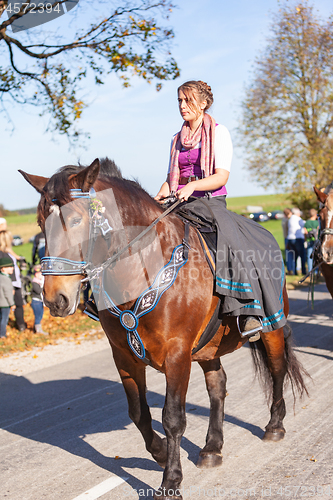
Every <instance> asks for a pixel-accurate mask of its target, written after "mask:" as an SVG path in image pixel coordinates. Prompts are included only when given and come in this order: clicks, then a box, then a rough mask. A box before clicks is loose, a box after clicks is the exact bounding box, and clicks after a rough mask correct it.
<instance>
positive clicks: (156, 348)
mask: <svg viewBox="0 0 333 500" xmlns="http://www.w3.org/2000/svg"><path fill="white" fill-rule="evenodd" d="M105 165H106V167H107V168H106V167H104V166H103V165H102V166H103V168H101V167H100V162H99V160H95V161H94V162H93V163H92V164H91V165H90V166H89V167H86V168H83V167H77V166H67V167H63V168H62V169H60V170H59V171H58V172H57V173H56V174H54V175H53V176H52V177H51V178H50V179H47V178H44V177H39V176H36V175H29V174H27V173H25V172H21V173H22V175H23V176H24V177H25V179H26V180H27V181H28V182H29V183H30V184H31V185H32V186H33V187H34V188H35V189H36V190H37V191H38V192H39V193H40V194H41V199H40V202H39V205H38V220H39V224H40V227H41V229H42V231H44V232H45V231H46V236H47V246H46V261H45V262H46V264H47V265H46V267H44V274H45V275H46V276H45V284H44V299H45V303H46V305H47V306H48V307H49V308H50V311H51V314H52V315H54V316H67V315H68V314H72V313H73V312H74V311H75V309H76V307H77V304H78V296H79V292H80V289H81V287H82V282H81V281H82V274H84V273H87V272H88V270H89V269H90V271H89V272H88V274H89V273H90V276H93V274H91V273H94V272H95V270H96V269H95V268H94V266H91V267H90V268H89V265H88V267H87V264H85V263H84V262H86V261H87V258H86V255H87V252H88V254H89V248H88V247H89V245H90V241H88V244H87V245H83V244H82V245H81V244H79V251H78V253H75V249H74V244H73V242H74V240H75V235H76V233H77V234H79V233H80V234H81V236H82V235H83V234H85V235H87V233H88V228H89V225H91V217H93V216H92V215H91V214H92V212H91V211H90V216H89V215H88V214H89V210H88V208H87V205H86V208H84V204H83V205H82V204H81V205H80V203H83V202H84V200H80V199H79V200H77V203H78V205H77V208H75V207H74V209H70V210H68V211H67V212H66V211H65V210H64V211H63V208H65V207H66V204H68V203H71V202H73V192H74V193H82V196H83V197H84V196H89V195H88V194H87V193H88V192H89V191H90V192H91V188H92V187H93V188H94V190H93V193H95V192H96V193H97V198H99V197H100V195H101V193H102V192H103V190H106V189H110V191H111V189H112V193H113V195H112V196H114V202H115V204H114V207H117V209H118V210H119V214H118V215H119V216H120V219H121V220H120V219H119V221H118V222H117V220H116V219H117V217H118V215H117V217H116V215H115V213H114V212H112V213H111V211H110V209H108V208H107V207H106V209H107V210H106V212H105V213H106V215H107V219H108V221H107V222H108V224H106V226H107V225H109V227H110V230H109V229H108V228H107V229H106V231H107V232H108V233H109V234H110V235H111V239H110V240H109V242H108V243H106V242H105V240H103V238H102V239H101V242H100V243H98V245H97V244H96V245H95V248H97V247H98V252H99V254H100V256H99V258H100V257H101V255H102V256H103V259H102V261H103V262H104V264H105V262H106V263H107V265H105V266H104V267H103V266H102V267H100V268H99V271H101V270H102V272H100V274H105V275H108V276H107V277H106V279H107V280H109V281H110V280H111V281H112V280H114V281H115V283H116V286H115V287H114V290H115V293H117V290H118V287H120V288H121V292H122V293H121V294H120V295H121V297H127V299H125V300H126V302H124V303H121V299H119V301H118V304H120V305H119V306H117V305H116V304H114V302H112V300H111V299H112V298H110V297H109V299H110V301H109V305H108V308H107V309H104V310H100V311H99V318H100V322H101V325H102V327H103V329H104V331H105V333H106V335H107V337H108V340H109V342H110V345H111V348H112V352H113V357H114V361H115V364H116V366H117V369H118V371H119V374H120V377H121V380H122V383H123V386H124V389H125V392H126V396H127V399H128V406H129V416H130V418H131V419H132V420H133V422H134V423H135V425H136V426H137V427H138V429H139V430H140V432H141V434H142V436H143V438H144V441H145V445H146V448H147V450H148V451H149V452H150V453H151V454H152V456H153V458H154V459H155V460H156V461H157V462H158V463H159V464H160V465H161V467H164V474H163V481H162V484H161V487H160V490H159V491H158V492H157V493H156V498H162V499H164V500H166V499H176V498H177V499H178V500H179V499H181V498H182V497H181V493H180V484H181V481H182V468H181V463H180V441H181V438H182V435H183V433H184V430H185V425H186V416H185V399H186V393H187V388H188V383H189V378H190V370H191V362H192V361H197V362H198V363H199V364H200V366H201V368H202V369H203V372H204V376H205V380H206V386H207V391H208V394H209V398H210V418H209V427H208V432H207V436H206V445H205V447H204V448H203V449H202V450H201V451H200V454H199V460H198V463H197V465H198V467H204V468H205V467H206V468H207V467H214V466H218V465H220V464H221V463H222V455H221V450H222V445H223V430H222V424H223V418H224V399H225V396H226V374H225V372H224V370H223V367H222V365H221V363H220V356H223V355H224V354H227V353H230V352H233V351H235V350H236V349H239V348H240V347H242V345H243V344H244V343H245V342H246V339H244V338H241V336H240V334H239V331H238V328H237V325H236V318H235V317H232V316H226V317H224V319H223V321H222V324H221V325H220V327H219V329H218V331H217V333H216V334H215V336H214V337H213V338H212V340H210V341H209V342H208V344H206V345H205V346H204V347H203V348H202V349H199V350H198V351H197V352H196V353H195V354H193V353H192V350H193V348H195V347H196V346H197V344H198V341H199V339H200V337H201V334H202V332H203V331H204V330H205V328H206V326H207V324H208V323H209V321H210V319H211V317H212V315H213V314H214V311H215V310H216V305H217V303H218V297H217V296H215V295H214V294H213V284H214V280H213V275H212V273H211V271H210V268H209V266H208V264H207V261H206V258H205V256H204V253H203V250H202V247H201V244H200V241H199V237H198V234H197V232H196V230H195V229H194V228H193V227H190V229H189V235H188V238H186V236H185V240H186V239H187V242H186V244H185V245H182V241H183V239H184V223H183V221H182V220H181V219H180V218H179V217H178V216H177V215H175V214H174V213H170V214H168V215H167V216H166V217H164V218H163V219H162V220H160V221H159V222H158V224H156V226H155V229H156V234H157V241H158V243H159V246H158V245H157V246H156V244H155V243H156V242H155V240H153V239H151V241H150V243H151V244H150V245H147V249H148V250H147V255H148V258H147V259H146V261H145V262H149V263H151V262H152V261H153V260H154V255H155V254H156V253H157V252H158V248H159V251H161V255H162V256H163V262H164V263H165V262H167V263H170V262H171V261H172V262H174V261H173V260H172V259H175V257H174V255H175V249H179V245H180V244H181V248H183V249H184V252H185V250H186V248H187V250H188V256H187V258H186V261H183V264H184V265H181V266H179V268H177V272H176V275H175V276H174V282H173V284H172V286H170V287H169V288H168V289H166V290H165V293H164V292H163V294H161V295H160V297H159V299H158V303H156V307H154V308H150V310H149V312H148V313H147V314H142V315H141V316H140V321H138V322H137V324H135V325H134V326H133V322H134V323H135V321H136V319H135V317H134V314H133V310H138V308H139V309H140V307H143V306H142V300H141V302H140V301H139V306H138V300H137V297H138V295H139V294H140V293H141V292H140V290H141V288H142V287H141V285H140V286H139V285H138V282H139V281H140V279H141V278H140V276H139V274H140V273H139V272H138V269H139V267H137V264H136V263H134V264H133V267H129V266H127V265H126V264H124V265H122V266H120V269H121V272H118V271H117V265H115V262H116V259H115V258H113V257H112V256H113V255H114V254H115V255H116V256H117V255H118V256H119V255H120V253H121V251H120V252H119V250H121V248H122V246H123V247H124V246H125V245H126V244H127V254H126V255H127V256H130V255H131V254H132V256H133V255H134V250H133V247H131V248H129V247H130V245H128V242H129V240H130V239H131V238H130V237H128V234H127V232H126V231H127V230H129V228H131V227H134V226H140V227H147V226H149V225H150V224H151V223H152V222H153V221H155V220H156V218H158V217H161V215H162V213H163V210H162V209H161V207H160V206H159V205H158V203H156V202H155V201H154V200H153V199H152V198H151V197H150V196H149V195H148V193H146V192H145V191H144V190H143V189H142V188H141V187H140V186H139V185H138V184H137V183H136V182H134V181H128V180H125V179H123V178H122V176H121V174H120V172H119V171H118V169H117V168H116V167H115V165H110V163H109V165H107V164H106V163H105ZM73 189H74V190H76V191H71V190H73ZM86 202H87V201H86ZM87 203H88V202H87ZM105 205H107V203H106V202H105ZM95 209H96V204H95V205H93V210H95ZM95 213H96V212H95ZM101 213H102V210H101V212H100V216H101ZM48 217H51V223H50V224H49V223H48ZM101 217H102V216H101ZM89 219H90V220H89ZM57 224H58V226H59V227H62V228H63V230H64V235H65V236H64V238H63V239H64V240H66V238H67V239H68V238H69V240H70V244H68V245H67V247H66V248H67V249H66V251H64V253H63V254H62V257H64V258H63V259H62V258H60V259H58V260H57V259H54V262H53V261H52V259H53V256H52V254H53V255H54V253H55V252H56V251H58V255H59V254H61V251H62V250H61V249H60V247H59V245H60V244H61V241H60V240H61V239H62V238H60V237H59V236H56V235H55V234H54V237H52V228H53V227H55V226H56V225H57ZM101 224H102V225H103V224H105V220H104V219H103V217H102V223H101ZM117 224H118V225H117ZM48 228H49V231H50V232H49V234H50V235H51V236H48ZM121 233H122V234H123V235H124V234H125V235H127V236H126V238H125V239H122V240H121V236H119V235H120V234H121ZM72 235H74V236H73V237H72ZM132 236H134V233H133V234H132ZM76 239H77V240H79V238H76ZM85 239H86V240H87V237H86V236H85ZM154 242H155V243H154ZM62 243H63V242H62ZM65 246H66V245H65ZM177 251H178V250H177ZM78 254H80V256H81V257H80V259H79V262H78V263H77V261H78V257H77V255H78ZM179 255H180V254H179ZM110 256H111V258H110ZM55 257H56V256H55ZM123 257H124V254H122V255H121V256H120V257H119V258H118V260H117V262H118V263H119V264H121V263H124V262H125V260H126V259H123V260H122V258H123ZM181 258H182V257H181V255H180V260H181ZM65 259H66V260H65ZM89 259H90V257H89V258H88V260H89ZM90 260H91V259H90ZM139 260H140V259H139ZM157 260H158V259H157ZM80 261H82V262H80ZM134 261H135V259H134ZM52 262H53V263H52ZM73 262H74V263H73ZM135 262H136V261H135ZM109 264H110V265H109ZM66 265H68V266H69V267H68V268H66ZM98 265H99V264H95V267H96V266H98ZM48 266H49V267H48ZM57 266H58V271H57ZM71 266H72V267H71ZM75 266H76V267H75ZM77 266H78V268H79V270H77ZM48 269H49V274H48ZM64 269H65V270H64ZM166 269H167V270H168V272H169V271H170V269H171V268H170V266H169V267H167V268H166ZM146 271H147V269H146V268H145V269H144V272H143V274H144V275H145V276H146V275H147V274H148V273H147V272H146ZM157 271H158V266H157V267H156V265H155V268H154V276H156V273H157ZM80 273H82V274H81V275H80ZM141 274H142V273H141ZM146 277H147V276H146ZM94 279H95V278H93V279H92V280H93V281H94ZM96 279H98V277H97V278H96ZM103 279H104V278H103ZM155 281H156V280H155ZM155 281H154V283H155ZM162 281H163V280H162ZM100 283H104V281H103V280H102V281H100ZM105 286H106V285H105ZM140 287H141V288H140ZM149 290H150V291H151V294H150V296H149V297H147V295H144V298H145V301H146V300H148V299H149V300H150V299H151V295H152V294H153V292H154V289H153V288H150V289H149ZM141 291H142V290H141ZM126 294H127V295H126ZM142 297H143V296H142ZM283 300H284V313H285V315H286V316H287V315H288V310H289V305H288V297H287V293H286V289H285V287H284V290H283ZM100 309H102V308H100ZM117 315H118V317H117ZM134 328H135V332H136V334H137V337H136V339H134V344H135V341H136V343H137V345H136V347H137V348H138V351H140V348H141V349H142V348H144V352H145V359H143V356H142V359H140V357H139V355H138V352H137V354H135V352H133V344H132V348H131V347H130V345H129V342H128V338H127V337H128V333H129V330H131V331H132V332H133V330H134ZM290 333H291V332H290V328H289V327H288V326H285V327H284V328H280V329H278V330H275V331H273V332H270V333H263V334H262V335H261V339H260V340H259V341H258V342H256V345H255V346H253V345H252V346H251V348H252V353H253V358H254V361H255V365H256V368H257V369H258V372H259V373H261V374H262V375H263V376H264V379H265V382H266V387H267V388H268V389H267V390H268V396H269V397H270V400H271V408H270V413H271V417H270V420H269V422H268V424H267V426H266V432H265V434H264V438H263V439H264V440H269V441H279V440H280V439H282V438H283V437H284V434H285V429H284V427H283V419H284V417H285V414H286V409H285V402H284V398H283V385H284V380H285V377H286V376H287V377H288V378H289V380H290V381H291V383H292V385H293V387H295V388H296V390H297V391H298V392H299V393H300V395H302V393H303V392H304V391H305V392H306V387H305V383H304V380H303V374H304V370H303V369H302V367H301V365H300V364H299V362H298V361H297V359H296V357H295V355H294V352H293V350H292V346H291V336H290ZM140 342H142V344H140ZM138 343H139V344H140V345H139V346H138ZM147 360H148V362H149V363H150V365H151V366H152V367H154V368H155V369H156V370H159V371H160V372H163V373H164V374H165V377H166V398H165V404H164V408H163V416H162V423H163V427H164V430H165V434H166V438H164V439H162V438H161V437H160V436H159V435H158V434H156V433H155V432H154V430H153V428H152V419H151V414H150V410H149V407H148V404H147V401H146V395H145V393H146V378H145V369H146V363H145V361H147Z"/></svg>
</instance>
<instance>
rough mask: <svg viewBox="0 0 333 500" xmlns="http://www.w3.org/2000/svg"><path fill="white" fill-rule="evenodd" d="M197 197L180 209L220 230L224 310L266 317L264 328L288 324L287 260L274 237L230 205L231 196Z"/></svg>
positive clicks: (218, 284)
mask: <svg viewBox="0 0 333 500" xmlns="http://www.w3.org/2000/svg"><path fill="white" fill-rule="evenodd" d="M192 200H193V199H190V201H189V202H188V203H186V205H185V206H184V205H183V206H182V207H181V209H180V214H181V213H182V212H183V213H184V212H186V213H192V214H194V215H196V216H199V218H200V219H202V220H205V221H207V222H209V223H210V224H215V226H216V229H217V251H216V276H215V291H216V293H217V294H218V295H219V296H220V297H221V299H222V306H221V307H222V310H221V312H222V314H230V315H232V316H239V315H241V314H242V315H254V316H260V317H261V319H262V322H263V326H264V329H263V331H264V332H270V331H273V330H277V329H278V328H280V327H282V326H284V325H285V323H286V318H285V316H284V312H283V296H282V290H283V285H284V279H285V278H284V263H283V258H282V254H281V250H280V248H279V246H278V244H277V242H276V240H275V238H274V236H273V235H272V234H271V233H270V232H269V231H267V230H266V229H265V228H263V227H262V226H261V225H260V224H258V223H257V222H254V221H252V220H250V219H247V218H246V217H243V216H242V215H238V214H236V213H234V212H231V211H230V210H228V209H227V207H226V201H225V196H216V197H210V198H202V199H201V198H197V199H194V200H193V201H192Z"/></svg>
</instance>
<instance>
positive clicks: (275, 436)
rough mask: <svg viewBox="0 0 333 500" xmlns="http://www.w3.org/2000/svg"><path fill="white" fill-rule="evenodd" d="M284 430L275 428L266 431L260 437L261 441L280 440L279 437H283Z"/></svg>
mask: <svg viewBox="0 0 333 500" xmlns="http://www.w3.org/2000/svg"><path fill="white" fill-rule="evenodd" d="M285 433H286V431H285V430H284V429H277V430H275V431H266V432H265V434H264V437H263V438H262V440H263V441H274V442H277V441H281V439H283V438H284V435H285Z"/></svg>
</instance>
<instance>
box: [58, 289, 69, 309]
mask: <svg viewBox="0 0 333 500" xmlns="http://www.w3.org/2000/svg"><path fill="white" fill-rule="evenodd" d="M68 304H69V301H68V298H67V297H66V295H63V294H62V293H60V294H59V296H58V300H57V306H58V308H59V309H62V310H64V309H66V307H67V306H68Z"/></svg>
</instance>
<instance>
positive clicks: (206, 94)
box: [178, 80, 214, 112]
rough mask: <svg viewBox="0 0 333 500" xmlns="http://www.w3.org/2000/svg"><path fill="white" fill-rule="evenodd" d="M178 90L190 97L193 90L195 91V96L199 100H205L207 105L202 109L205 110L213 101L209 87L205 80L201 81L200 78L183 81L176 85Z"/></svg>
mask: <svg viewBox="0 0 333 500" xmlns="http://www.w3.org/2000/svg"><path fill="white" fill-rule="evenodd" d="M179 90H181V91H182V92H184V94H185V95H188V97H192V99H193V92H195V93H196V94H197V97H198V98H199V102H202V101H206V102H207V105H206V107H205V109H204V111H205V112H206V111H208V110H209V108H210V107H211V105H212V104H213V102H214V97H213V92H212V89H211V87H210V86H209V85H208V84H207V83H206V82H203V81H201V80H198V81H197V80H190V81H189V82H185V83H183V84H182V85H181V86H180V87H178V92H179ZM192 99H191V100H192Z"/></svg>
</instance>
